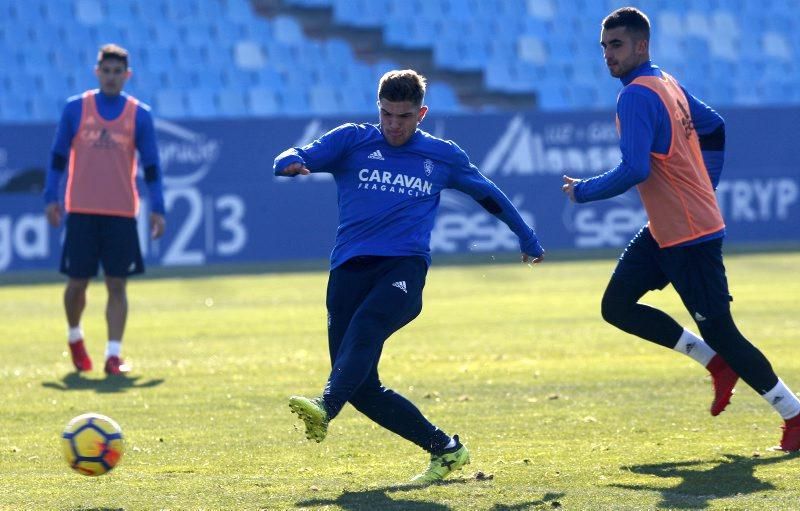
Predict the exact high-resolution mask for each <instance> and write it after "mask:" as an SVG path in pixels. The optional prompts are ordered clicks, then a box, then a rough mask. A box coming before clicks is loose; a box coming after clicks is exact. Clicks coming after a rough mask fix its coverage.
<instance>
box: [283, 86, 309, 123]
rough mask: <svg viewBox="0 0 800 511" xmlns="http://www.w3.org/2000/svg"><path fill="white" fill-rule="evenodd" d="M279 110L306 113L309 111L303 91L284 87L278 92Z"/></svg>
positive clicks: (297, 113) (296, 113)
mask: <svg viewBox="0 0 800 511" xmlns="http://www.w3.org/2000/svg"><path fill="white" fill-rule="evenodd" d="M278 104H279V111H280V113H282V114H285V115H288V116H293V115H306V114H308V113H311V110H310V109H309V106H308V97H307V96H306V93H305V91H302V90H298V89H292V88H285V89H283V90H281V91H280V92H279V93H278Z"/></svg>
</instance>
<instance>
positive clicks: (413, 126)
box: [274, 70, 544, 484]
mask: <svg viewBox="0 0 800 511" xmlns="http://www.w3.org/2000/svg"><path fill="white" fill-rule="evenodd" d="M425 82H426V81H425V78H424V77H423V76H422V75H420V74H418V73H417V72H416V71H413V70H395V71H390V72H388V73H386V74H385V75H383V77H382V78H381V79H380V83H379V85H378V107H379V117H380V124H377V125H376V124H343V125H341V126H339V127H337V128H335V129H333V130H332V131H330V132H328V133H326V134H325V135H323V136H322V137H321V138H319V139H318V140H315V141H314V142H312V143H311V144H309V145H307V146H305V147H302V148H297V147H296V148H291V149H287V150H286V151H284V152H282V153H281V154H279V155H278V156H277V157H276V158H275V163H274V172H275V175H276V176H296V175H298V174H301V175H304V174H308V173H310V172H329V173H331V174H333V177H334V178H335V180H336V185H337V188H338V199H339V201H338V204H339V229H338V231H337V234H336V242H335V245H334V247H333V251H332V253H331V270H330V276H329V280H328V291H327V300H326V303H327V309H328V348H329V352H330V359H331V365H332V370H331V373H330V376H329V378H328V382H327V385H326V386H325V390H324V392H323V393H322V396H321V397H315V398H311V399H309V398H306V397H300V396H293V397H291V398H290V399H289V406H290V408H291V410H292V411H293V412H294V413H297V414H298V416H299V417H300V418H301V419H302V420H303V421H304V422H305V427H306V436H307V437H308V438H309V439H313V440H315V441H317V442H321V441H322V440H323V439H324V438H325V435H326V434H327V430H328V424H329V423H330V421H331V420H333V419H334V418H335V417H336V416H337V415H338V414H339V412H340V411H341V410H342V407H344V405H345V403H347V402H349V403H350V404H352V405H353V406H354V407H355V408H356V409H357V410H359V411H360V412H361V413H363V414H364V415H366V416H367V417H369V418H370V419H371V420H373V421H375V422H376V423H378V424H379V425H381V426H383V427H384V428H386V429H388V430H390V431H392V432H394V433H396V434H398V435H400V436H401V437H403V438H405V439H406V440H409V441H411V442H413V443H415V444H416V445H418V446H419V447H421V448H422V449H424V450H426V451H428V452H429V453H430V465H429V466H428V468H427V470H425V471H424V472H422V473H420V474H418V475H417V476H415V477H414V478H413V479H412V481H413V482H415V483H417V484H427V483H432V482H435V481H438V480H441V479H443V478H444V477H446V476H447V475H448V474H450V473H451V472H453V471H455V470H458V469H460V468H461V467H462V466H463V465H465V464H467V463H469V452H468V451H467V448H466V447H465V446H464V445H462V444H461V442H460V441H459V438H458V435H454V436H452V437H451V436H449V435H447V434H446V433H445V432H444V431H442V430H440V429H439V428H437V427H436V426H434V425H433V424H431V423H430V422H429V421H428V419H426V418H425V417H424V416H423V415H422V413H420V411H419V410H418V409H417V407H416V406H414V405H413V404H412V403H411V402H410V401H408V400H407V399H406V398H404V397H403V396H401V395H400V394H398V393H396V392H395V391H393V390H391V389H388V388H386V387H384V386H383V385H382V384H381V381H380V378H379V376H378V362H379V360H380V356H381V351H382V349H383V345H384V342H385V341H386V339H388V338H389V336H391V335H392V334H393V333H394V332H396V331H397V330H399V329H400V328H402V327H403V326H405V325H407V324H408V323H409V322H411V321H412V320H413V319H414V318H416V317H417V315H419V313H420V311H421V310H422V288H423V287H424V285H425V276H426V274H427V271H428V266H429V265H430V263H431V255H430V238H431V230H432V229H433V226H434V221H435V217H436V211H437V209H438V206H439V195H440V193H441V192H442V190H444V189H446V188H453V189H456V190H459V191H462V192H464V193H466V194H468V195H469V196H471V197H472V198H473V199H475V200H476V201H477V202H478V203H479V204H480V205H481V206H483V207H484V208H485V209H486V210H487V211H489V212H490V213H492V214H493V215H495V216H497V217H498V218H500V219H501V220H502V221H503V222H505V223H506V224H507V225H508V226H509V228H511V230H512V231H513V232H514V234H516V235H517V236H518V237H519V240H520V249H521V251H522V260H523V262H532V263H539V262H540V261H542V259H543V254H544V250H543V249H542V247H541V246H540V245H539V241H538V239H537V237H536V235H535V234H534V232H533V229H531V227H529V226H528V225H527V224H526V223H525V221H524V220H523V219H522V217H521V216H520V214H519V212H518V211H517V209H516V208H515V207H514V205H513V204H512V203H511V202H510V201H509V200H508V198H507V197H506V196H505V195H504V194H503V192H501V191H500V190H499V189H498V188H497V187H496V186H495V185H494V184H493V183H492V182H491V181H489V180H488V179H487V178H486V177H484V176H483V175H482V174H481V173H480V172H479V171H478V169H477V168H476V167H475V166H474V165H473V164H472V163H471V162H470V160H469V158H468V157H467V155H466V154H465V153H464V151H463V150H461V148H460V147H458V145H456V144H455V143H454V142H452V141H446V140H441V139H439V138H436V137H434V136H432V135H430V134H428V133H426V132H425V131H422V130H420V129H418V127H417V126H418V125H419V124H420V123H421V122H422V120H423V119H424V118H425V115H426V114H427V112H428V107H427V106H424V105H423V100H424V97H425Z"/></svg>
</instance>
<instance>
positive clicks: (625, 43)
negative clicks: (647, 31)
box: [600, 27, 649, 78]
mask: <svg viewBox="0 0 800 511" xmlns="http://www.w3.org/2000/svg"><path fill="white" fill-rule="evenodd" d="M600 46H602V47H603V58H604V59H605V61H606V65H607V66H608V71H609V72H610V73H611V76H613V77H614V78H619V77H621V76H624V75H625V74H627V73H628V72H629V71H631V70H632V69H634V68H635V67H637V66H638V65H639V64H641V63H643V62H645V61H647V60H648V59H649V52H648V43H647V40H645V39H639V40H635V39H634V38H633V37H632V36H631V34H630V33H628V31H627V30H626V29H625V27H616V28H612V29H609V30H606V29H605V28H604V29H603V30H602V31H601V32H600Z"/></svg>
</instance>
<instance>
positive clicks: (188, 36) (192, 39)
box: [178, 20, 216, 48]
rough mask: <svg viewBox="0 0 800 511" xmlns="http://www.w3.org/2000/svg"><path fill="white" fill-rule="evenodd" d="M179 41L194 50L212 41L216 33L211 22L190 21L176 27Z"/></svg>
mask: <svg viewBox="0 0 800 511" xmlns="http://www.w3.org/2000/svg"><path fill="white" fill-rule="evenodd" d="M178 31H179V34H180V39H181V41H183V43H184V44H186V45H188V46H193V47H195V48H198V47H204V46H206V45H208V44H212V43H211V42H212V41H213V40H214V38H215V35H216V32H215V30H214V25H213V23H211V22H208V23H206V22H203V21H197V20H191V21H189V22H183V23H180V24H179V25H178Z"/></svg>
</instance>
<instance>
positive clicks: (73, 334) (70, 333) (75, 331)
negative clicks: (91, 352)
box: [67, 325, 83, 344]
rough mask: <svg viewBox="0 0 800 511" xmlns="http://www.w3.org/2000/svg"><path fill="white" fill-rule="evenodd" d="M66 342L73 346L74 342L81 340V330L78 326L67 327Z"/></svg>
mask: <svg viewBox="0 0 800 511" xmlns="http://www.w3.org/2000/svg"><path fill="white" fill-rule="evenodd" d="M67 340H68V341H69V343H70V344H75V343H76V342H78V341H80V340H83V329H82V328H81V326H80V325H78V326H76V327H74V328H73V327H68V330H67Z"/></svg>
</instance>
